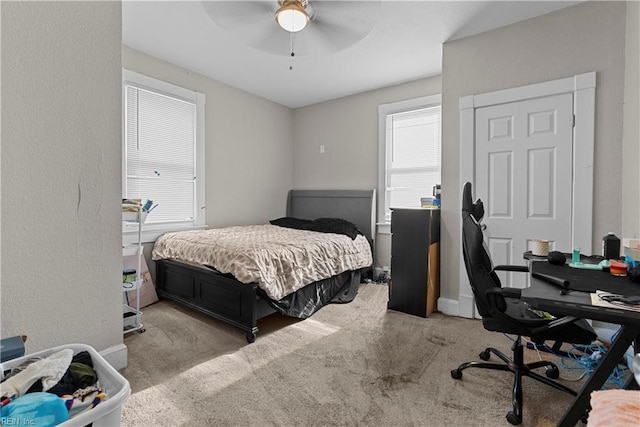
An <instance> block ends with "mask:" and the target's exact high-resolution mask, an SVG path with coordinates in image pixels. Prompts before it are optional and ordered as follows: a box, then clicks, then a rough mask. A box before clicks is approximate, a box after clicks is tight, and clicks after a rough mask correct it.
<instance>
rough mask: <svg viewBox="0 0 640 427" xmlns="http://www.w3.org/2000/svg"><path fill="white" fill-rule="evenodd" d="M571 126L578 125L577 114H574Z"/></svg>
mask: <svg viewBox="0 0 640 427" xmlns="http://www.w3.org/2000/svg"><path fill="white" fill-rule="evenodd" d="M571 127H573V128H574V127H576V115H575V114H574V115H573V122H572V123H571Z"/></svg>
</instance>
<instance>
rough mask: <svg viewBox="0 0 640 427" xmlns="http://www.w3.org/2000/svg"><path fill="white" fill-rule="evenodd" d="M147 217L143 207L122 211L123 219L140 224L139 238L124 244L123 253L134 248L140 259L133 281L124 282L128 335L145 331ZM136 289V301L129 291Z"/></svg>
mask: <svg viewBox="0 0 640 427" xmlns="http://www.w3.org/2000/svg"><path fill="white" fill-rule="evenodd" d="M146 217H147V213H146V212H142V208H140V210H139V211H138V212H130V211H124V210H123V212H122V220H123V221H125V222H129V223H136V224H137V225H138V238H137V241H136V242H135V243H134V244H132V245H126V246H125V245H123V246H122V249H123V254H124V252H125V251H126V250H127V249H133V250H134V251H135V255H136V256H137V259H138V264H137V267H136V273H135V277H134V280H133V281H132V282H126V283H124V282H123V283H122V297H123V298H122V299H123V303H122V319H123V333H124V334H125V335H126V334H128V333H131V332H144V326H143V324H142V311H141V310H140V288H141V287H142V283H143V281H144V279H143V277H142V256H143V247H142V225H143V224H144V221H145V219H146ZM130 291H135V301H129V298H128V297H129V296H130V294H129V292H130Z"/></svg>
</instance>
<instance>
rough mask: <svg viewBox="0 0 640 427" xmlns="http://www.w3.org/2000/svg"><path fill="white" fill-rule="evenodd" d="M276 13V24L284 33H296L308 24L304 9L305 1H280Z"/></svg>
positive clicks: (307, 15)
mask: <svg viewBox="0 0 640 427" xmlns="http://www.w3.org/2000/svg"><path fill="white" fill-rule="evenodd" d="M278 3H279V4H280V9H278V11H277V12H276V22H277V23H278V25H279V26H280V28H282V29H283V30H285V31H288V32H290V33H297V32H298V31H300V30H303V29H304V28H305V27H306V26H307V24H308V23H309V14H308V13H307V10H306V9H305V8H304V6H305V5H306V0H305V1H303V0H280V1H279V2H278Z"/></svg>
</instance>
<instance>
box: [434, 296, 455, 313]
mask: <svg viewBox="0 0 640 427" xmlns="http://www.w3.org/2000/svg"><path fill="white" fill-rule="evenodd" d="M438 311H439V312H440V313H442V314H446V315H447V316H457V315H458V301H457V300H454V299H449V298H438Z"/></svg>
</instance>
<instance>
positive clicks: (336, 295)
mask: <svg viewBox="0 0 640 427" xmlns="http://www.w3.org/2000/svg"><path fill="white" fill-rule="evenodd" d="M318 218H336V219H339V220H338V221H345V222H348V223H352V224H353V225H355V227H357V229H358V230H359V231H360V232H361V234H362V235H360V236H357V239H356V238H354V239H351V238H350V237H346V236H344V235H336V234H331V233H326V232H325V233H318V232H315V231H308V230H306V229H305V230H300V228H304V227H306V225H305V226H304V227H297V226H296V224H294V225H293V226H292V227H293V228H290V226H291V225H290V224H289V223H288V222H289V220H291V219H295V220H296V221H297V220H316V219H318ZM280 220H281V221H282V220H284V221H285V222H287V224H282V223H281V222H276V224H279V225H275V224H264V225H256V226H244V227H226V228H225V229H219V230H204V231H210V232H211V233H214V232H215V233H217V232H218V231H220V232H222V233H223V234H225V235H226V234H228V237H229V238H228V240H229V241H232V242H233V241H236V246H238V245H239V243H238V242H244V243H243V244H246V246H245V247H246V251H243V250H242V248H241V250H240V252H239V255H234V256H230V257H228V258H230V259H225V260H224V262H218V264H213V265H216V267H217V268H214V267H212V263H209V262H206V258H201V257H200V256H195V255H194V256H185V255H184V254H183V253H181V252H180V251H178V250H177V249H174V247H173V246H168V245H167V243H166V242H163V240H165V236H162V237H161V238H160V239H158V242H156V245H154V250H153V259H154V260H155V261H156V291H157V293H158V295H159V296H160V297H161V298H165V299H170V300H173V301H175V302H177V303H179V304H182V305H184V306H186V307H188V308H191V309H194V310H197V311H199V312H201V313H204V314H207V315H209V316H212V317H214V318H216V319H219V320H221V321H223V322H226V323H228V324H230V325H232V326H235V327H237V328H239V329H241V330H242V331H244V332H245V333H246V339H247V341H248V342H249V343H252V342H254V341H255V339H256V337H257V334H258V326H257V322H258V320H259V319H261V318H263V317H265V316H267V315H269V314H272V313H275V312H280V313H283V314H285V315H288V316H293V317H298V318H306V317H309V316H311V315H312V314H313V313H314V312H315V311H317V310H318V309H320V308H321V307H322V306H323V305H325V304H328V303H331V302H338V303H340V302H349V301H351V300H352V299H353V298H354V297H355V295H356V294H357V288H358V285H359V283H360V281H361V276H362V275H363V274H367V273H368V271H369V270H370V269H371V266H372V265H371V264H372V260H373V248H374V238H373V236H374V235H375V234H374V233H375V190H291V191H290V192H289V195H288V200H287V213H286V217H284V218H282V219H280ZM315 223H316V222H314V223H313V224H315ZM280 225H285V227H280ZM334 225H335V224H334ZM240 229H242V230H240ZM245 229H246V231H247V232H250V233H255V234H252V235H250V236H251V237H237V236H239V235H236V234H235V233H236V232H241V231H242V232H244V231H245ZM285 230H288V231H285ZM311 230H313V228H311ZM330 231H331V230H330ZM281 232H282V233H286V234H285V237H283V238H282V242H285V241H286V240H287V239H290V238H292V239H294V241H295V239H296V238H297V236H298V235H297V234H296V233H300V235H301V236H302V234H303V233H307V234H305V236H307V237H308V236H312V237H313V239H314V240H318V241H321V240H322V239H325V238H332V239H334V240H336V241H335V242H333V241H332V242H331V243H330V244H329V246H325V247H324V248H322V249H319V251H326V250H327V249H326V248H333V247H334V246H335V245H337V243H338V240H340V239H341V240H340V242H341V243H340V244H343V243H344V244H345V245H348V244H347V243H345V241H348V240H354V243H353V244H355V245H356V246H357V247H358V248H359V249H358V251H360V250H363V243H362V241H364V242H365V243H364V246H366V250H368V251H369V252H368V257H369V258H368V262H367V263H363V259H364V258H363V255H357V256H356V255H353V258H354V263H356V264H353V265H357V268H352V267H351V268H350V269H347V270H344V271H340V267H339V266H337V265H333V262H331V263H328V264H327V265H326V266H323V270H326V271H323V273H324V274H325V276H318V275H317V274H318V273H314V272H311V273H309V274H310V276H306V273H305V275H303V274H301V273H295V272H294V274H293V275H294V276H296V277H295V278H294V279H291V278H289V277H284V276H283V275H282V274H273V276H274V277H275V276H277V277H278V280H280V279H282V280H283V283H282V284H279V285H278V286H276V288H275V290H273V289H272V288H270V287H269V288H266V289H265V288H264V285H265V284H264V283H263V280H264V281H268V280H269V278H271V275H269V274H267V275H266V276H267V278H266V279H265V277H263V276H264V273H256V272H255V271H253V270H254V269H253V268H252V266H248V267H246V266H244V265H243V264H242V260H241V261H240V264H242V266H241V267H237V266H235V267H234V263H235V262H236V261H238V259H241V258H243V256H244V253H245V252H246V253H249V252H251V251H253V250H255V251H258V252H259V251H260V249H259V248H258V249H255V248H254V245H253V243H252V242H253V241H254V240H256V241H257V240H259V239H260V238H261V237H260V236H261V235H263V234H265V235H272V234H273V233H281ZM309 233H311V234H309ZM168 234H171V235H170V236H166V237H167V238H173V239H177V240H178V242H180V241H181V240H190V241H195V242H199V241H200V240H199V239H200V237H196V236H195V235H193V234H189V235H182V234H181V235H175V234H173V233H168ZM287 234H291V235H292V236H291V237H286V236H287ZM347 234H349V233H347ZM256 236H257V237H256ZM303 237H304V236H303ZM301 238H302V237H301ZM321 238H322V239H321ZM301 241H302V240H301ZM185 244H186V243H185ZM189 244H191V243H189ZM178 246H179V245H178ZM282 246H283V248H282V250H283V251H288V250H289V249H291V250H293V249H296V250H300V248H299V247H298V248H295V247H296V246H303V248H302V250H303V252H304V250H305V249H306V248H305V247H304V245H297V244H295V243H293V244H292V246H286V245H285V244H284V243H283V244H282ZM310 247H312V246H310ZM210 248H211V251H212V252H215V251H214V249H217V245H210ZM205 249H206V246H205ZM309 250H311V249H309ZM332 250H333V249H332ZM337 250H338V253H339V254H340V255H338V257H339V258H340V259H341V260H344V259H350V258H351V255H349V253H350V251H354V250H355V249H351V248H350V247H347V249H345V250H346V251H347V252H344V253H343V252H340V249H337ZM345 254H347V255H345ZM292 257H293V259H294V261H295V263H298V264H300V263H305V262H306V261H305V260H303V261H300V255H294V256H292ZM263 262H264V263H269V262H270V260H269V259H263ZM278 262H280V261H278ZM338 264H339V263H338ZM365 264H368V265H365ZM345 265H347V263H346V262H345ZM220 266H222V267H220ZM271 267H272V269H273V268H275V267H273V266H271ZM278 267H279V265H278ZM343 267H344V266H343ZM282 268H283V269H284V270H286V271H287V274H289V273H288V271H289V269H288V268H287V267H282ZM336 269H337V270H336ZM234 273H235V274H234ZM334 273H335V274H334ZM261 274H262V276H261ZM314 274H315V275H314ZM327 274H331V275H330V276H329V277H326V275H327ZM281 276H282V277H281ZM274 280H275V279H274ZM305 280H311V282H309V283H306V281H305ZM283 295H284V296H283Z"/></svg>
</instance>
